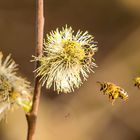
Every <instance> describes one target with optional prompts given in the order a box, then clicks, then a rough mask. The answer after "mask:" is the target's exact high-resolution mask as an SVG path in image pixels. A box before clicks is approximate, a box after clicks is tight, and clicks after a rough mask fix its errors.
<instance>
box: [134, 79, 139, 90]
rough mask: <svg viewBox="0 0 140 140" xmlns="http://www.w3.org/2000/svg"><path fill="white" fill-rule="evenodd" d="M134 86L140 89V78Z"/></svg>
mask: <svg viewBox="0 0 140 140" xmlns="http://www.w3.org/2000/svg"><path fill="white" fill-rule="evenodd" d="M134 86H136V87H138V88H139V89H140V77H136V78H135V79H134Z"/></svg>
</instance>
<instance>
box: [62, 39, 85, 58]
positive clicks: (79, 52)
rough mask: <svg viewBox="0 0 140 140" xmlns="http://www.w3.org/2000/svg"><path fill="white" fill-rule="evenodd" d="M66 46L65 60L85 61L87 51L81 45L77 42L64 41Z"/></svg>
mask: <svg viewBox="0 0 140 140" xmlns="http://www.w3.org/2000/svg"><path fill="white" fill-rule="evenodd" d="M63 44H64V52H63V53H64V55H65V59H67V60H72V59H75V58H76V59H78V60H83V59H84V57H85V51H84V49H83V48H82V47H81V44H80V43H78V42H75V41H68V40H66V41H63Z"/></svg>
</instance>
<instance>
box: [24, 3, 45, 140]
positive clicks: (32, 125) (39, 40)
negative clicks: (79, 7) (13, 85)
mask: <svg viewBox="0 0 140 140" xmlns="http://www.w3.org/2000/svg"><path fill="white" fill-rule="evenodd" d="M36 4H37V7H36V10H37V15H36V18H37V23H36V55H37V56H41V55H42V47H43V31H44V10H43V9H44V8H43V0H36ZM38 66H39V63H37V64H36V67H38ZM40 94H41V84H40V82H39V77H37V78H35V87H34V96H33V106H32V110H31V112H29V113H28V114H26V119H27V124H28V134H27V140H35V130H36V121H37V114H38V107H39V101H40Z"/></svg>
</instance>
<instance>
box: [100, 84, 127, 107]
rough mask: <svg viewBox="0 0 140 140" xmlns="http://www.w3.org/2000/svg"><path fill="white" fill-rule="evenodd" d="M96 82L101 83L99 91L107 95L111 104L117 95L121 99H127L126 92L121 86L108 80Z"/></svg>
mask: <svg viewBox="0 0 140 140" xmlns="http://www.w3.org/2000/svg"><path fill="white" fill-rule="evenodd" d="M97 83H99V84H100V85H101V88H100V91H103V94H104V95H108V96H109V101H110V102H111V103H112V105H113V104H114V102H115V100H116V99H117V98H119V97H120V98H121V99H123V100H127V99H128V94H127V92H126V91H125V90H124V89H123V88H121V87H119V86H117V85H115V84H113V83H110V82H102V83H101V82H97Z"/></svg>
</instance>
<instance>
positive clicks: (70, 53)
mask: <svg viewBox="0 0 140 140" xmlns="http://www.w3.org/2000/svg"><path fill="white" fill-rule="evenodd" d="M96 51H97V47H96V42H95V41H94V37H93V36H92V35H89V34H88V32H87V31H86V32H82V31H80V30H79V31H78V32H77V33H76V34H74V31H73V29H72V28H71V27H67V26H66V27H65V28H62V30H61V31H60V30H59V29H56V31H52V32H51V33H50V34H48V35H46V38H45V40H44V49H43V56H42V57H34V60H35V61H39V62H40V66H39V67H38V68H37V69H36V70H35V72H36V73H37V76H39V77H40V81H42V86H43V85H44V84H45V85H46V88H50V87H51V86H53V87H54V90H56V91H57V92H58V93H59V92H64V93H68V92H72V91H74V88H79V86H80V85H81V84H82V81H84V80H86V79H87V78H88V73H90V71H92V72H93V68H94V67H96V64H95V60H94V58H93V56H94V54H95V52H96Z"/></svg>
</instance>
